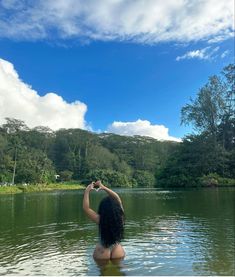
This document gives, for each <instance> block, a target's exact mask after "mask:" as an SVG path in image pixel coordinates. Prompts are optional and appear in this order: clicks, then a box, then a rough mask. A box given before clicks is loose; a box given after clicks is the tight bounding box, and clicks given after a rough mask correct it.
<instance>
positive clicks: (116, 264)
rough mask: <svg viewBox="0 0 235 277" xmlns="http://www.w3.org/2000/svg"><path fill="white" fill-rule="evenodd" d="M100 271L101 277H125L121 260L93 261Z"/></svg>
mask: <svg viewBox="0 0 235 277" xmlns="http://www.w3.org/2000/svg"><path fill="white" fill-rule="evenodd" d="M94 261H95V262H96V265H97V266H98V268H99V270H100V275H101V276H125V275H126V274H125V273H124V272H123V271H122V270H123V265H122V262H123V259H112V260H97V259H96V260H94Z"/></svg>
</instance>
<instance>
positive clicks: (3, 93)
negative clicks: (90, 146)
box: [0, 59, 87, 130]
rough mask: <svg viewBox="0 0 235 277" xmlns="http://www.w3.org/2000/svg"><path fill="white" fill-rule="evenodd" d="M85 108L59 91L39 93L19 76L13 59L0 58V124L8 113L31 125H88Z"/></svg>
mask: <svg viewBox="0 0 235 277" xmlns="http://www.w3.org/2000/svg"><path fill="white" fill-rule="evenodd" d="M86 111H87V106H86V105H85V104H84V103H82V102H80V101H75V102H73V103H68V102H66V101H65V100H64V99H63V98H62V97H61V96H59V95H58V94H56V93H47V94H46V95H44V96H40V95H39V94H38V93H37V91H35V90H33V89H32V88H31V87H30V86H29V85H27V84H25V83H24V82H23V81H22V80H21V79H20V78H19V76H18V73H17V72H16V70H15V69H14V66H13V64H12V63H10V62H8V61H6V60H3V59H0V124H2V123H4V122H5V120H4V118H5V117H13V118H17V119H21V120H23V121H25V123H26V124H27V125H28V126H29V127H35V126H40V125H44V126H48V127H50V128H51V129H53V130H57V129H60V128H81V129H86V128H87V125H86V121H85V119H84V117H85V113H86Z"/></svg>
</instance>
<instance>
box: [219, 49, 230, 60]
mask: <svg viewBox="0 0 235 277" xmlns="http://www.w3.org/2000/svg"><path fill="white" fill-rule="evenodd" d="M229 53H230V51H229V50H226V51H224V52H223V53H222V54H221V58H222V59H223V58H225V57H226V56H228V54H229Z"/></svg>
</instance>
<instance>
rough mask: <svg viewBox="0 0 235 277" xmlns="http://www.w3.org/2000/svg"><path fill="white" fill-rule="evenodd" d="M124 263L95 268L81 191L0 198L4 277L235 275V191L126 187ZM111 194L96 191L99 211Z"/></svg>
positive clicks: (93, 236) (0, 270) (92, 233)
mask: <svg viewBox="0 0 235 277" xmlns="http://www.w3.org/2000/svg"><path fill="white" fill-rule="evenodd" d="M117 192H118V193H119V194H120V196H121V197H122V199H123V204H124V208H125V213H126V227H125V240H124V241H123V243H122V245H123V247H124V249H125V251H126V258H125V259H124V260H123V261H115V262H113V263H111V262H109V263H106V262H104V263H103V264H97V263H96V262H95V261H94V260H93V258H92V253H93V250H94V246H95V244H96V242H97V240H98V237H97V226H96V225H95V223H92V222H91V221H89V219H88V218H86V216H85V215H84V213H83V210H82V198H83V191H57V192H45V193H31V194H18V195H1V196H0V232H1V236H0V275H6V274H7V275H67V276H68V275H168V276H169V275H234V274H235V264H234V256H235V242H234V238H235V226H234V225H235V220H234V213H235V212H234V203H235V189H234V188H230V189H201V190H175V191H168V190H153V189H135V190H131V189H120V190H117ZM104 195H105V192H100V191H99V192H98V193H97V192H92V195H91V204H92V207H93V208H94V209H97V206H98V203H99V201H100V199H101V198H102V197H104Z"/></svg>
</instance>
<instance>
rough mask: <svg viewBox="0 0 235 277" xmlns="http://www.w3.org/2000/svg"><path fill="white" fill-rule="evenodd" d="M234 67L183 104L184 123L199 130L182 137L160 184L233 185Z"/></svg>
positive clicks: (225, 69) (234, 170) (234, 172)
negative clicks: (194, 97)
mask: <svg viewBox="0 0 235 277" xmlns="http://www.w3.org/2000/svg"><path fill="white" fill-rule="evenodd" d="M234 75H235V67H234V65H229V66H227V67H225V68H224V69H223V71H222V73H221V75H220V76H212V77H210V78H209V81H208V83H207V84H206V85H205V86H204V87H202V88H201V89H200V90H199V92H198V94H197V96H196V99H195V100H192V99H191V103H190V104H187V105H186V106H185V107H183V108H182V111H181V112H182V123H183V124H192V125H193V127H194V128H195V130H196V131H197V133H196V134H191V135H188V136H186V137H185V138H184V139H183V142H182V143H181V144H180V145H179V147H178V148H177V149H176V151H175V152H174V153H172V154H171V156H170V157H169V159H168V161H167V164H166V166H165V167H164V168H163V169H162V170H161V171H160V172H159V174H158V176H157V178H158V184H159V185H161V186H183V187H186V186H198V185H203V186H210V185H228V184H230V185H234V179H235V147H234V144H235V91H234V89H235V87H234V80H235V78H234V77H235V76H234Z"/></svg>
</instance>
